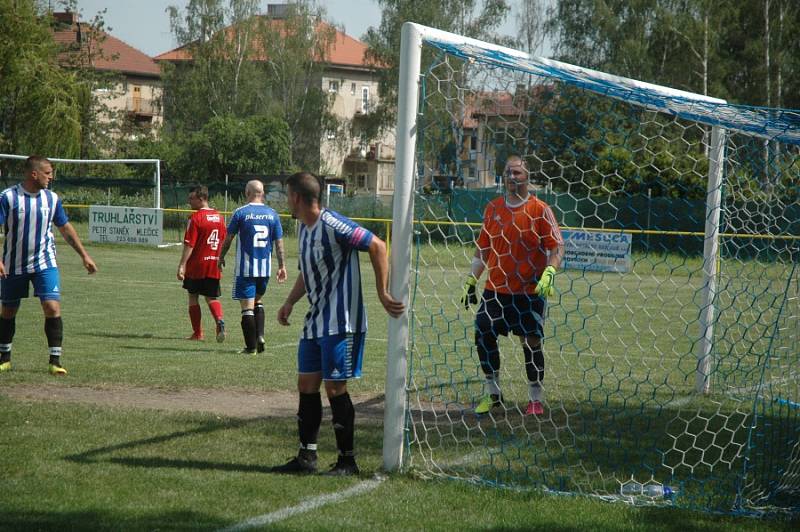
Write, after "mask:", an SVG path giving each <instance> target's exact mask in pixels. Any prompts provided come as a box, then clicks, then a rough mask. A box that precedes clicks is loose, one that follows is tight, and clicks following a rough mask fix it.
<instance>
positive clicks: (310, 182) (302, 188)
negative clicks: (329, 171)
mask: <svg viewBox="0 0 800 532" xmlns="http://www.w3.org/2000/svg"><path fill="white" fill-rule="evenodd" d="M286 185H287V186H289V187H291V189H292V192H295V193H297V194H299V195H300V198H301V199H302V200H303V203H305V204H306V205H313V204H314V202H317V203H319V202H320V194H321V193H322V186H321V185H320V182H319V178H318V177H317V176H315V175H314V174H312V173H311V172H297V173H296V174H292V175H291V176H289V179H287V180H286Z"/></svg>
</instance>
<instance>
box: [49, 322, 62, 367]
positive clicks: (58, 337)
mask: <svg viewBox="0 0 800 532" xmlns="http://www.w3.org/2000/svg"><path fill="white" fill-rule="evenodd" d="M44 334H45V335H46V336H47V347H49V348H50V364H54V365H56V366H60V365H61V343H62V342H63V341H64V322H63V321H62V320H61V316H59V317H57V318H45V319H44Z"/></svg>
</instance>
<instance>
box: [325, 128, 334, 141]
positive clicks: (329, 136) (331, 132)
mask: <svg viewBox="0 0 800 532" xmlns="http://www.w3.org/2000/svg"><path fill="white" fill-rule="evenodd" d="M325 136H326V137H328V140H333V139H335V138H336V130H335V129H329V130H328V132H327V133H326V134H325Z"/></svg>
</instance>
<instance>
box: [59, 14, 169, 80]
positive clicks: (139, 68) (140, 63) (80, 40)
mask: <svg viewBox="0 0 800 532" xmlns="http://www.w3.org/2000/svg"><path fill="white" fill-rule="evenodd" d="M53 37H54V38H55V41H56V43H57V44H59V45H60V46H62V47H63V51H62V52H61V53H60V54H59V60H60V61H62V62H65V63H71V64H75V63H76V62H80V63H83V64H84V66H92V67H94V68H95V69H97V70H105V71H111V72H123V73H126V74H138V75H141V76H147V77H160V76H161V68H160V67H159V65H158V63H156V62H155V61H153V58H152V57H150V56H149V55H147V54H145V53H144V52H141V51H139V50H137V49H136V48H134V47H133V46H131V45H129V44H127V43H125V42H123V41H121V40H119V39H117V38H116V37H114V36H113V35H111V34H109V33H106V32H98V31H97V30H94V29H92V28H91V27H90V26H89V25H88V24H84V23H81V22H75V23H72V24H70V25H68V26H64V25H60V26H57V27H56V29H55V31H54V32H53ZM93 46H99V50H98V51H97V53H94V51H92V52H93V53H92V54H91V55H92V56H93V57H92V60H91V65H87V64H86V63H87V59H88V57H87V56H88V55H89V54H87V52H88V51H89V49H90V47H93Z"/></svg>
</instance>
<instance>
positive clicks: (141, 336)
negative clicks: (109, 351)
mask: <svg viewBox="0 0 800 532" xmlns="http://www.w3.org/2000/svg"><path fill="white" fill-rule="evenodd" d="M77 336H92V337H95V338H114V339H124V338H128V339H131V340H133V339H137V338H138V339H141V340H183V339H184V338H183V337H181V336H161V335H158V334H153V333H108V332H91V333H78V334H77ZM187 342H188V340H187Z"/></svg>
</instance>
